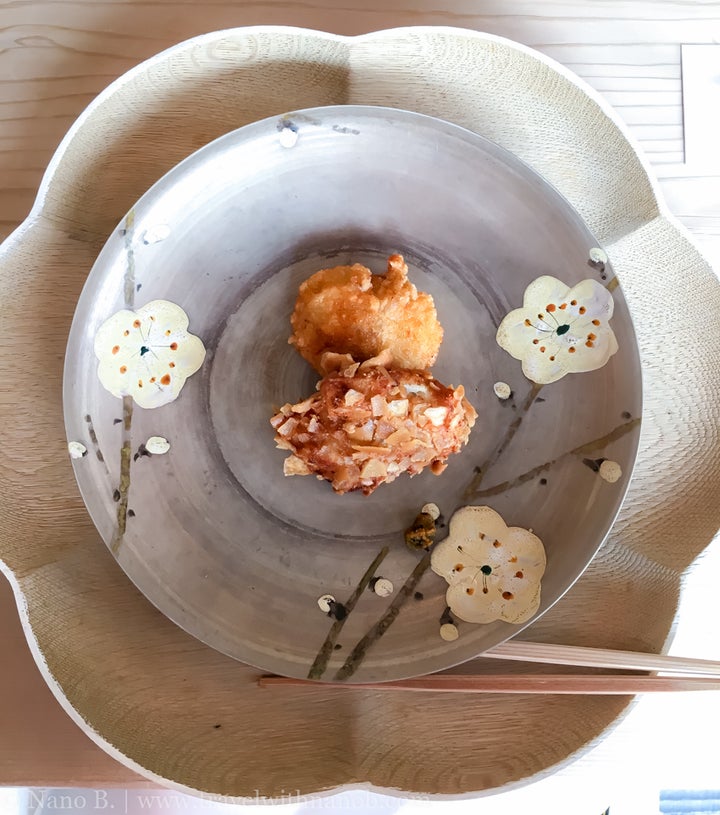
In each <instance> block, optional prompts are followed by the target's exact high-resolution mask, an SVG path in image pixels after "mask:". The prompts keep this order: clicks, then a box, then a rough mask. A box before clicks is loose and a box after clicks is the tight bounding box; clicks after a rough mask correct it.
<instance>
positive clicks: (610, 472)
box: [598, 459, 622, 484]
mask: <svg viewBox="0 0 720 815" xmlns="http://www.w3.org/2000/svg"><path fill="white" fill-rule="evenodd" d="M598 472H599V474H600V478H602V479H604V480H605V481H607V482H608V483H610V484H614V483H615V482H616V481H617V480H618V479H619V478H620V477H621V476H622V468H621V467H620V465H619V464H618V463H617V461H610V460H609V459H606V460H605V461H603V463H602V464H601V465H600V469H599V470H598Z"/></svg>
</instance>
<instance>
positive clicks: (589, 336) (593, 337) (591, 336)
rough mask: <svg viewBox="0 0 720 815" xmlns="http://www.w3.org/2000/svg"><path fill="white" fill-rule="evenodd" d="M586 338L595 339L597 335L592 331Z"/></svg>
mask: <svg viewBox="0 0 720 815" xmlns="http://www.w3.org/2000/svg"><path fill="white" fill-rule="evenodd" d="M587 338H588V339H589V340H596V339H597V337H596V336H595V334H593V333H592V332H591V333H590V334H588V336H587Z"/></svg>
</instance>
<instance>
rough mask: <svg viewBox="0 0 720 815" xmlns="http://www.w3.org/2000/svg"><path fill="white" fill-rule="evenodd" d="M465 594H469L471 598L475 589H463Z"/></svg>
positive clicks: (470, 587)
mask: <svg viewBox="0 0 720 815" xmlns="http://www.w3.org/2000/svg"><path fill="white" fill-rule="evenodd" d="M465 594H469V595H470V596H471V597H472V596H473V594H475V589H474V588H473V587H472V586H469V587H468V588H467V589H465Z"/></svg>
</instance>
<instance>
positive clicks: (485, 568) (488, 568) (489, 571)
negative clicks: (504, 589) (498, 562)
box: [480, 566, 492, 574]
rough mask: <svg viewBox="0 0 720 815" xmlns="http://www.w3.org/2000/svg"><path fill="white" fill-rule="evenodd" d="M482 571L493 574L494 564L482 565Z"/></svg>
mask: <svg viewBox="0 0 720 815" xmlns="http://www.w3.org/2000/svg"><path fill="white" fill-rule="evenodd" d="M480 571H481V572H482V573H483V574H492V566H481V567H480Z"/></svg>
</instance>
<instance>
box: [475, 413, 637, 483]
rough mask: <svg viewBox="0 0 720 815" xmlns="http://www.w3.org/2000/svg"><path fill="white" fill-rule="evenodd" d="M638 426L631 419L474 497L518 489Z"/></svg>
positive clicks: (635, 420)
mask: <svg viewBox="0 0 720 815" xmlns="http://www.w3.org/2000/svg"><path fill="white" fill-rule="evenodd" d="M639 424H640V419H631V420H630V421H629V422H625V423H624V424H621V425H618V426H617V427H616V428H614V429H613V430H611V431H610V432H609V433H606V434H605V435H604V436H600V438H597V439H593V440H592V441H589V442H586V443H585V444H581V445H580V446H579V447H575V448H574V449H573V450H568V451H567V452H566V453H562V454H561V455H559V456H558V457H557V458H554V459H551V460H550V461H546V462H545V463H544V464H538V466H537V467H533V468H532V470H528V471H527V472H524V473H523V474H522V475H519V476H517V478H513V479H512V481H503V482H502V483H500V484H496V485H495V486H494V487H488V488H487V489H486V490H478V491H476V492H475V495H474V497H475V498H489V497H491V496H493V495H500V493H502V492H505V491H506V490H509V489H512V488H513V487H519V486H520V485H521V484H524V483H525V482H526V481H531V480H532V479H533V478H535V477H536V476H538V475H539V474H540V473H541V472H543V471H544V470H548V469H549V468H550V467H552V466H553V464H557V462H558V461H561V460H562V459H564V458H567V457H568V456H583V455H586V454H588V453H595V452H597V451H598V450H602V449H603V448H604V447H605V446H606V445H608V444H610V443H611V442H613V441H616V440H617V439H620V438H622V437H623V436H624V435H625V434H626V433H629V432H630V431H631V430H633V429H634V428H635V427H637V426H638V425H639Z"/></svg>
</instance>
